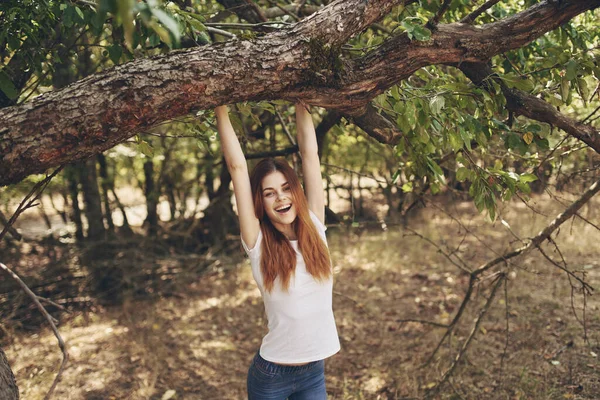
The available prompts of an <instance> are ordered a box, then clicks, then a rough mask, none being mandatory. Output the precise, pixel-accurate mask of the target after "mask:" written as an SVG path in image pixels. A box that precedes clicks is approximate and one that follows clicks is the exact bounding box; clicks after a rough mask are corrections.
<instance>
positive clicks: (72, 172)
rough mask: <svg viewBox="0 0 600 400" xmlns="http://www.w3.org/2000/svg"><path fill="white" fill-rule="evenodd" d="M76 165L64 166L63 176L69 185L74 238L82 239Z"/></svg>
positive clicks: (79, 240)
mask: <svg viewBox="0 0 600 400" xmlns="http://www.w3.org/2000/svg"><path fill="white" fill-rule="evenodd" d="M76 168H77V166H76V165H69V166H67V168H65V177H66V178H67V182H68V185H69V196H70V197H71V210H72V213H71V220H72V221H73V223H74V224H75V239H76V240H77V241H78V242H81V241H82V240H83V222H82V221H81V208H79V181H78V179H77V178H78V174H77V169H76Z"/></svg>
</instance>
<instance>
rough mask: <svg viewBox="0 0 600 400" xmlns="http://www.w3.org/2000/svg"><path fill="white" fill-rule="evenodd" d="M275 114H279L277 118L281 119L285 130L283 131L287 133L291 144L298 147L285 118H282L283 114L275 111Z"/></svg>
mask: <svg viewBox="0 0 600 400" xmlns="http://www.w3.org/2000/svg"><path fill="white" fill-rule="evenodd" d="M275 113H276V114H277V118H278V119H279V122H280V123H281V127H282V128H283V131H284V132H285V134H286V136H287V137H288V139H289V140H290V143H292V146H296V145H297V143H296V141H295V140H294V137H293V136H292V134H291V133H290V130H289V129H288V127H287V125H286V123H285V121H284V120H283V117H282V116H281V114H280V113H279V111H278V110H275Z"/></svg>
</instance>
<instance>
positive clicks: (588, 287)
mask: <svg viewBox="0 0 600 400" xmlns="http://www.w3.org/2000/svg"><path fill="white" fill-rule="evenodd" d="M537 249H538V251H539V252H540V253H542V255H543V256H544V258H545V259H546V260H548V261H550V263H551V264H552V265H554V266H555V267H557V268H559V269H561V270H563V271H565V272H566V273H567V275H569V277H572V278H574V279H575V280H577V281H578V282H579V283H581V287H582V289H585V290H586V291H587V292H588V294H590V293H591V292H592V291H593V290H594V288H593V287H592V286H591V285H590V284H589V283H587V282H586V281H584V280H582V279H581V278H580V277H578V276H577V275H575V274H574V273H573V272H572V271H570V270H569V269H568V268H567V267H566V266H564V267H563V266H562V265H560V264H559V263H557V262H556V261H554V260H553V259H552V258H550V256H548V255H547V254H546V253H545V252H544V250H542V247H541V246H538V247H537Z"/></svg>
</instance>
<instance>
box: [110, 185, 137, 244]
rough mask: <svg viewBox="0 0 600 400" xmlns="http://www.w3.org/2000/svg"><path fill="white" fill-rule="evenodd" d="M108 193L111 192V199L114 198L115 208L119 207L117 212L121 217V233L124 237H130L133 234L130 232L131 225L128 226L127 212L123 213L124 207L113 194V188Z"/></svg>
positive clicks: (115, 194)
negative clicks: (119, 212)
mask: <svg viewBox="0 0 600 400" xmlns="http://www.w3.org/2000/svg"><path fill="white" fill-rule="evenodd" d="M110 191H111V193H112V195H113V197H114V198H115V202H116V203H117V207H119V210H121V215H122V216H123V226H121V232H122V233H123V234H124V235H125V236H131V234H133V231H132V230H131V225H129V220H128V219H127V212H126V211H125V207H123V204H122V203H121V200H119V197H118V196H117V193H116V192H115V189H114V187H112V186H111V187H110Z"/></svg>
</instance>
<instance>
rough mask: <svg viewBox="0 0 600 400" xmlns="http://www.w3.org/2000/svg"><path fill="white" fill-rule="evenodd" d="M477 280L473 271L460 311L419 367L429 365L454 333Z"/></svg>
mask: <svg viewBox="0 0 600 400" xmlns="http://www.w3.org/2000/svg"><path fill="white" fill-rule="evenodd" d="M475 282H476V279H475V277H474V276H473V274H472V273H471V276H470V277H469V287H468V288H467V293H465V297H464V299H463V301H462V303H460V307H459V308H458V311H457V312H456V315H455V316H454V318H453V319H452V322H450V324H449V325H448V329H447V330H446V332H445V333H444V336H442V338H441V339H440V341H439V342H438V344H437V346H436V347H435V349H433V351H432V352H431V354H430V355H429V357H428V358H427V361H425V362H424V363H423V365H421V366H420V367H419V368H424V367H426V366H427V365H429V363H431V361H432V360H433V358H434V357H435V355H436V354H437V352H438V350H439V349H440V347H441V346H442V343H444V341H445V340H446V338H447V337H448V336H449V335H450V333H452V331H453V330H454V327H455V326H456V324H457V323H458V321H459V320H460V317H461V316H462V314H463V312H464V311H465V309H466V308H467V304H468V303H469V300H471V295H472V294H473V287H474V286H475Z"/></svg>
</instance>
